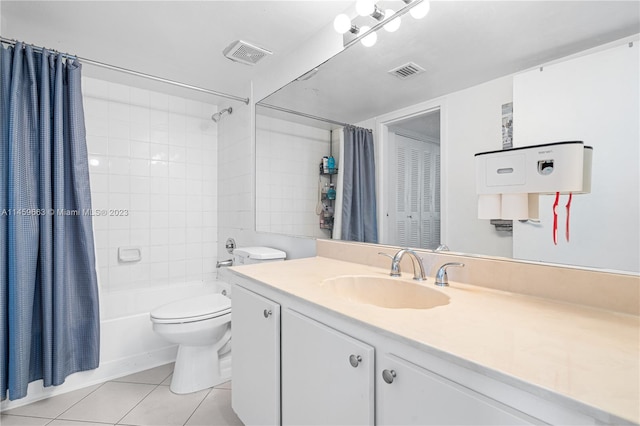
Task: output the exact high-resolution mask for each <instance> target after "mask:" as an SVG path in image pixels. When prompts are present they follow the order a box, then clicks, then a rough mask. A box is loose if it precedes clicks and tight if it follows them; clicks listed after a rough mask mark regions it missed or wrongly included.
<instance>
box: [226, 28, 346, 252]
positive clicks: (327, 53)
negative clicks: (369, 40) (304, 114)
mask: <svg viewBox="0 0 640 426" xmlns="http://www.w3.org/2000/svg"><path fill="white" fill-rule="evenodd" d="M341 50H342V35H340V34H337V33H336V32H335V31H334V30H333V24H330V25H327V27H325V28H323V29H322V30H321V31H320V32H319V33H318V34H317V35H316V36H314V37H312V38H311V39H310V40H308V41H306V42H305V43H303V44H302V45H301V47H300V48H299V49H297V50H296V51H295V52H293V53H291V54H289V55H287V57H286V58H281V60H280V61H277V62H275V61H274V62H272V63H271V65H270V66H267V67H265V68H264V71H263V72H262V73H261V74H260V76H258V77H257V78H256V80H255V81H254V82H253V84H252V88H251V93H252V96H251V98H252V99H251V105H249V106H246V105H237V107H236V105H234V112H233V114H232V115H230V116H225V117H224V118H223V119H222V120H221V121H220V124H219V129H218V130H219V131H218V143H219V146H220V148H219V151H218V153H219V157H218V165H219V179H218V202H219V204H218V214H219V220H218V226H219V230H218V253H219V254H220V255H219V257H220V258H221V259H222V258H228V257H229V256H230V255H228V254H227V253H226V251H225V249H224V242H225V240H226V239H227V238H230V237H231V238H234V239H235V240H236V243H237V244H238V246H249V245H265V246H270V247H275V248H278V249H281V250H284V251H285V252H286V253H287V258H289V259H292V258H299V257H309V256H314V255H315V239H312V238H308V237H294V236H286V235H280V234H273V233H265V232H256V231H255V214H254V211H255V157H254V151H255V132H254V122H255V113H254V104H255V103H256V102H257V101H259V100H260V99H262V98H264V97H266V96H268V95H269V94H270V93H272V92H275V91H276V90H278V89H279V88H281V87H282V86H284V85H286V84H288V83H289V82H290V81H292V80H294V79H295V78H297V77H299V76H300V75H302V74H304V73H305V72H307V71H309V70H310V69H312V68H313V67H315V66H317V65H318V64H321V63H322V62H324V61H326V60H327V59H329V58H331V57H332V56H333V55H335V54H336V53H338V52H340V51H341Z"/></svg>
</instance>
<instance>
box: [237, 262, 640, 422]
mask: <svg viewBox="0 0 640 426" xmlns="http://www.w3.org/2000/svg"><path fill="white" fill-rule="evenodd" d="M231 269H232V270H233V271H237V272H238V273H241V274H242V275H245V276H246V277H249V278H252V279H254V280H257V281H260V282H262V283H264V284H266V285H268V286H270V287H273V288H274V289H277V290H280V291H283V292H286V293H289V294H291V295H293V296H296V297H298V298H301V299H303V300H306V301H309V302H312V303H314V304H317V305H319V306H322V307H324V308H326V309H329V310H332V311H335V312H339V313H341V314H343V315H345V316H347V317H350V318H354V319H356V320H359V321H361V322H364V323H367V324H370V325H371V326H374V327H376V328H379V329H381V330H384V331H386V332H389V333H392V334H394V335H397V336H399V337H401V338H402V339H403V340H404V339H406V340H409V341H411V342H415V343H417V344H418V345H423V346H424V347H427V348H434V349H437V350H439V351H442V352H444V353H448V354H451V355H452V356H454V357H457V358H461V359H464V360H466V361H468V362H471V363H474V364H477V365H478V366H481V367H484V368H488V369H491V370H495V371H497V372H499V373H501V374H503V375H507V376H512V377H515V378H517V379H519V380H521V381H524V382H527V383H530V384H533V385H535V386H537V387H540V388H542V389H546V390H550V391H552V392H554V393H557V394H561V395H563V396H566V397H569V398H571V399H574V400H576V401H579V402H581V403H583V404H586V405H589V406H592V407H595V408H597V409H599V410H602V411H604V412H607V413H610V414H613V415H615V416H618V417H621V418H624V419H628V420H630V421H633V422H635V423H640V318H639V317H638V316H634V315H628V314H622V313H616V312H611V311H605V310H598V309H593V308H588V307H584V306H580V305H574V304H569V303H561V302H556V301H553V300H548V299H542V298H536V297H531V296H523V295H519V294H514V293H507V292H502V291H496V290H491V289H487V288H483V287H477V286H471V285H467V284H462V283H457V282H451V281H450V283H449V284H450V286H449V287H442V288H441V287H436V286H434V284H433V281H434V280H433V278H430V279H429V280H428V281H427V283H426V284H425V285H426V286H428V287H431V288H435V289H437V290H438V291H441V292H442V293H445V294H447V295H448V296H449V297H450V301H449V304H447V305H444V306H438V307H435V308H431V309H388V308H381V307H378V306H373V305H365V304H360V303H356V302H350V301H347V300H344V299H340V298H336V297H335V296H331V295H330V294H329V293H328V292H327V291H326V290H325V289H323V288H322V286H321V285H320V284H321V283H322V281H323V280H325V279H328V278H333V277H336V276H339V275H377V276H384V277H388V272H389V271H388V270H386V269H380V268H376V267H372V266H367V265H361V264H357V263H349V262H342V261H339V260H334V259H329V258H324V257H314V258H306V259H297V260H290V261H286V262H274V263H266V264H256V265H244V266H239V267H232V268H231ZM410 277H411V275H406V274H403V278H402V279H408V280H409V281H411V280H410ZM603 297H607V295H603Z"/></svg>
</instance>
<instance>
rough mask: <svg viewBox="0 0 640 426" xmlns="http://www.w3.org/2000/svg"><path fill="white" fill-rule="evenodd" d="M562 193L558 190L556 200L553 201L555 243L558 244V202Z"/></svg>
mask: <svg viewBox="0 0 640 426" xmlns="http://www.w3.org/2000/svg"><path fill="white" fill-rule="evenodd" d="M559 201H560V193H559V192H556V200H555V201H554V202H553V244H555V245H558V202H559Z"/></svg>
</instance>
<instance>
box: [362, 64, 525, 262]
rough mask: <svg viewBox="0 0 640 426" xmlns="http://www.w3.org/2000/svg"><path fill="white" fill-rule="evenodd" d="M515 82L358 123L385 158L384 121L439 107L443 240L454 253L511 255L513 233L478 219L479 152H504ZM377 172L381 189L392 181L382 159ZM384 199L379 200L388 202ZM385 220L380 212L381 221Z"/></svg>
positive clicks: (482, 87) (498, 82)
mask: <svg viewBox="0 0 640 426" xmlns="http://www.w3.org/2000/svg"><path fill="white" fill-rule="evenodd" d="M512 83H513V77H512V76H507V77H502V78H499V79H496V80H492V81H489V82H486V83H483V84H480V85H477V86H473V87H471V88H468V89H465V90H461V91H458V92H454V93H451V94H448V95H445V96H442V97H440V98H437V99H432V100H428V101H425V102H422V103H419V104H416V105H411V106H408V107H405V108H402V109H400V110H397V111H391V112H389V113H387V114H384V115H382V116H379V117H373V118H371V119H368V120H365V121H363V122H361V123H358V125H359V126H362V127H366V128H370V129H373V130H374V140H376V141H378V145H377V151H378V155H379V156H380V153H381V152H383V150H384V148H383V147H382V146H380V145H379V144H380V143H381V142H380V138H379V134H380V132H381V130H382V127H381V125H382V124H383V123H388V122H392V121H395V120H399V119H402V118H407V117H410V116H413V115H416V114H419V113H421V112H422V111H427V110H433V109H434V108H440V114H441V129H440V130H441V145H440V146H441V168H442V169H441V170H442V178H441V217H442V228H441V231H442V236H441V239H442V242H443V243H444V244H446V245H447V246H449V248H450V249H451V250H452V251H458V252H463V253H479V254H483V255H491V256H506V257H510V256H511V253H512V250H511V247H512V238H511V233H510V232H499V231H496V230H495V227H494V226H493V225H490V224H489V221H486V220H479V219H478V218H477V204H476V198H477V197H476V187H475V163H474V154H475V153H477V152H482V151H489V150H497V149H501V148H502V133H501V132H502V104H504V103H507V102H511V100H512ZM376 170H377V171H378V172H380V173H381V174H382V175H381V176H380V178H379V179H378V188H382V187H383V186H384V184H385V182H386V181H387V179H385V177H384V173H390V171H389V168H388V167H385V164H384V161H383V158H380V157H378V158H377V159H376ZM381 195H383V196H379V200H382V202H385V201H384V200H385V197H384V194H381ZM383 211H384V209H381V210H380V212H383ZM385 220H386V216H385V215H384V214H379V221H380V223H382V224H384V221H385Z"/></svg>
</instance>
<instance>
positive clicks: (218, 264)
mask: <svg viewBox="0 0 640 426" xmlns="http://www.w3.org/2000/svg"><path fill="white" fill-rule="evenodd" d="M223 266H233V259H227V260H218V261H217V262H216V268H221V267H223Z"/></svg>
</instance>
